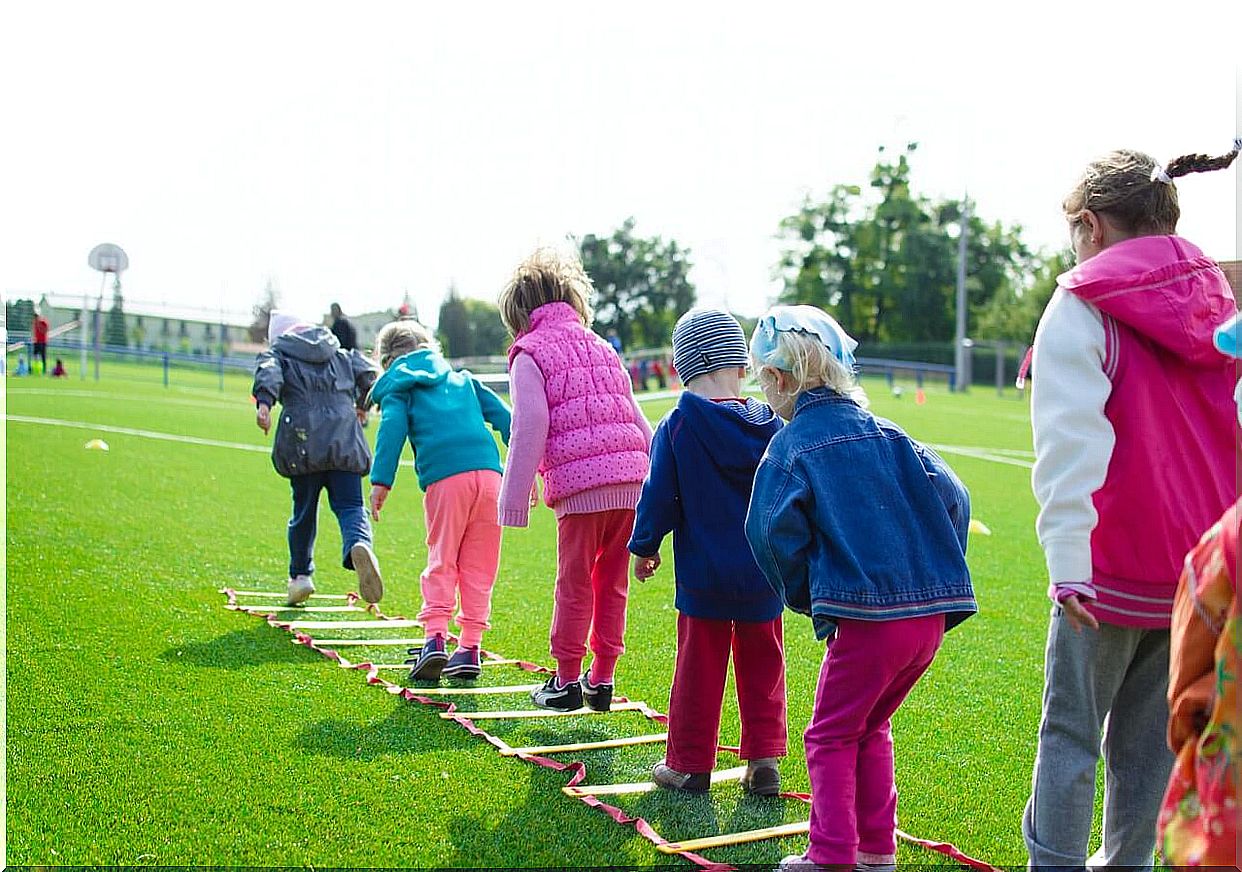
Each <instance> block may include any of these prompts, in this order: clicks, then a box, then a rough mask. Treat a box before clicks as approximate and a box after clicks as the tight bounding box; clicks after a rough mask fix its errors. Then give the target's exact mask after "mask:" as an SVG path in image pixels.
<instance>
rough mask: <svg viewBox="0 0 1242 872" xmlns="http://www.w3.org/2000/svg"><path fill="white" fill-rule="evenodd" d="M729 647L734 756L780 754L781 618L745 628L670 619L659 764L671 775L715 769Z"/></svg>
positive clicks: (705, 620)
mask: <svg viewBox="0 0 1242 872" xmlns="http://www.w3.org/2000/svg"><path fill="white" fill-rule="evenodd" d="M730 649H732V651H733V673H734V678H735V679H736V684H737V705H738V709H739V713H740V715H741V720H742V742H741V756H742V759H743V760H756V759H759V758H761V757H784V756H785V745H786V739H785V737H786V729H785V648H784V641H783V639H782V630H781V619H780V618H779V617H778V618H776V619H775V620H771V621H763V622H762V623H753V622H747V621H714V620H710V619H708V618H693V617H691V616H690V615H686V614H678V616H677V669H676V672H675V673H674V674H673V689H672V693H671V695H670V699H669V713H668V751H667V756H666V757H665V761H664V762H665V763H667V764H668V765H669V766H670V767H672V768H673V769H676V770H677V771H678V772H710V771H711V770H712V769H714V768H715V767H716V744H717V742H718V741H719V737H720V704H721V702H722V701H723V699H724V688H725V678H726V677H727V676H728V673H729V651H730Z"/></svg>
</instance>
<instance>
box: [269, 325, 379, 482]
mask: <svg viewBox="0 0 1242 872" xmlns="http://www.w3.org/2000/svg"><path fill="white" fill-rule="evenodd" d="M378 376H379V369H378V368H377V367H376V366H375V365H374V364H373V363H371V362H370V361H369V360H367V359H366V358H365V357H363V356H362V355H361V354H360V353H359V352H358V351H356V350H351V351H344V350H342V348H341V346H340V343H339V342H338V341H337V339H336V337H335V336H333V335H332V333H331V331H329V330H328V328H327V327H312V328H310V329H307V330H300V331H297V332H292V333H285V334H283V335H281V336H278V337H276V339H275V340H274V341H273V342H272V347H271V348H270V349H269V350H268V351H264V352H263V353H261V354H260V355H259V356H258V358H257V359H256V360H255V370H254V387H253V388H251V393H252V394H254V398H255V401H256V402H258V403H266V404H267V405H268V406H275V405H276V401H277V400H279V401H280V403H281V406H282V408H281V412H280V421H279V423H278V424H277V425H276V441H275V443H274V444H273V445H272V465H273V466H275V467H276V471H277V472H279V473H280V474H281V475H283V476H285V477H286V478H289V477H292V476H295V475H306V474H308V473H312V472H328V471H333V470H338V471H342V472H353V473H357V474H358V475H365V474H366V473H367V472H368V471H369V470H370V468H371V449H370V447H369V446H368V445H367V441H366V438H365V437H364V436H363V435H362V427H361V426H360V425H359V424H358V418H357V416H356V414H355V410H356V409H361V408H364V403H365V402H366V396H367V393H368V391H370V389H371V385H372V384H373V383H374V382H375V379H376V378H377V377H378Z"/></svg>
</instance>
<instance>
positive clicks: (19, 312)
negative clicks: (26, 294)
mask: <svg viewBox="0 0 1242 872" xmlns="http://www.w3.org/2000/svg"><path fill="white" fill-rule="evenodd" d="M34 311H35V304H34V300H14V301H13V302H12V303H9V302H5V304H4V325H5V329H7V330H8V331H9V332H10V333H29V332H30V328H31V325H33V324H34Z"/></svg>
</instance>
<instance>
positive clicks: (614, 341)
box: [607, 330, 624, 354]
mask: <svg viewBox="0 0 1242 872" xmlns="http://www.w3.org/2000/svg"><path fill="white" fill-rule="evenodd" d="M607 339H608V344H609V345H611V346H612V348H613V350H614V351H615V352H617V354H620V353H621V352H622V351H623V350H624V349H623V348H622V346H621V337H620V336H618V335H617V331H616V330H609V331H608V336H607Z"/></svg>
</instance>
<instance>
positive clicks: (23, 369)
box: [13, 351, 30, 375]
mask: <svg viewBox="0 0 1242 872" xmlns="http://www.w3.org/2000/svg"><path fill="white" fill-rule="evenodd" d="M13 375H30V362H29V361H28V360H27V359H26V352H24V351H19V352H18V353H17V369H15V370H13Z"/></svg>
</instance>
